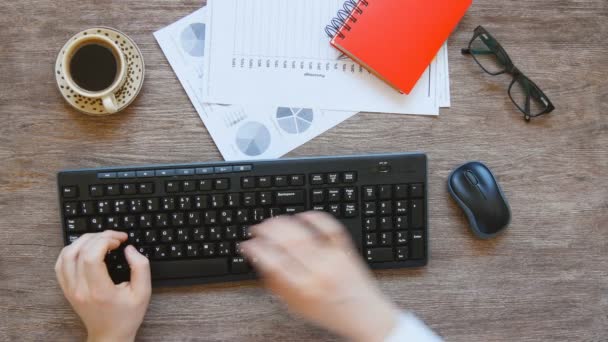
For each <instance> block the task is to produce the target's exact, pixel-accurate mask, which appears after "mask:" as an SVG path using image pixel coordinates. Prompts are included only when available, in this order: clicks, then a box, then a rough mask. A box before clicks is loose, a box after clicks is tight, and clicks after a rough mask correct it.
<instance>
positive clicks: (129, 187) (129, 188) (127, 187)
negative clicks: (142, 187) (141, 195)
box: [122, 184, 137, 195]
mask: <svg viewBox="0 0 608 342" xmlns="http://www.w3.org/2000/svg"><path fill="white" fill-rule="evenodd" d="M122 194H123V195H135V194H137V188H136V187H135V184H123V185H122Z"/></svg>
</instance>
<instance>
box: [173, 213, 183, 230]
mask: <svg viewBox="0 0 608 342" xmlns="http://www.w3.org/2000/svg"><path fill="white" fill-rule="evenodd" d="M184 223H186V216H185V215H184V213H173V214H171V226H173V227H181V226H183V225H184Z"/></svg>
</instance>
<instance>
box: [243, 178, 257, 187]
mask: <svg viewBox="0 0 608 342" xmlns="http://www.w3.org/2000/svg"><path fill="white" fill-rule="evenodd" d="M241 188H243V189H253V188H255V178H253V177H243V178H241Z"/></svg>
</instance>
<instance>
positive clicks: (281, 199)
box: [274, 190, 304, 205]
mask: <svg viewBox="0 0 608 342" xmlns="http://www.w3.org/2000/svg"><path fill="white" fill-rule="evenodd" d="M274 194H275V201H276V202H275V203H276V204H277V205H288V204H300V203H301V204H304V190H293V191H276V192H275V193H274Z"/></svg>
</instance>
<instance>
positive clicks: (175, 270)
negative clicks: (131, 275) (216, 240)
mask: <svg viewBox="0 0 608 342" xmlns="http://www.w3.org/2000/svg"><path fill="white" fill-rule="evenodd" d="M150 270H151V272H152V279H161V278H162V279H172V278H198V277H210V276H219V275H224V274H228V259H227V258H215V259H194V260H179V261H159V262H152V263H150Z"/></svg>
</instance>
